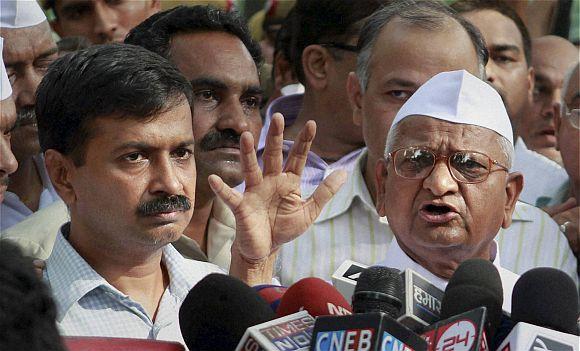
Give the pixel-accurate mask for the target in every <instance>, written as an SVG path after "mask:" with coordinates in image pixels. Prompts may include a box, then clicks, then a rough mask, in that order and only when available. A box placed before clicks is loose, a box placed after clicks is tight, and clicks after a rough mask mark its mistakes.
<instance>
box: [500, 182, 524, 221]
mask: <svg viewBox="0 0 580 351" xmlns="http://www.w3.org/2000/svg"><path fill="white" fill-rule="evenodd" d="M523 188H524V176H523V175H522V174H521V173H520V172H513V173H510V174H508V180H507V184H506V186H505V192H506V202H505V205H504V216H503V222H502V225H501V226H502V227H503V228H507V227H509V226H510V225H511V224H512V214H513V213H514V210H515V208H516V203H517V202H518V198H519V197H520V193H521V192H522V189H523Z"/></svg>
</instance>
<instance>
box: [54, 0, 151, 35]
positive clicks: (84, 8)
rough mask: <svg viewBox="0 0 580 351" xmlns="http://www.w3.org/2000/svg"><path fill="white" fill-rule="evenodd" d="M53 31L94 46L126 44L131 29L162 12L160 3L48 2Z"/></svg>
mask: <svg viewBox="0 0 580 351" xmlns="http://www.w3.org/2000/svg"><path fill="white" fill-rule="evenodd" d="M44 8H45V9H51V10H52V12H53V14H54V17H55V19H54V21H52V22H51V26H52V29H53V30H54V31H55V32H56V33H57V34H58V35H59V36H60V37H61V38H64V37H70V36H82V37H85V38H87V39H88V40H89V41H90V42H92V43H93V44H103V43H108V42H122V41H123V40H124V39H125V36H126V35H127V33H129V31H130V30H131V28H133V27H135V26H136V25H138V24H139V23H141V22H143V21H144V20H145V19H146V18H148V17H149V16H151V15H152V14H154V13H157V12H159V10H160V9H161V1H160V0H117V1H108V0H45V1H44Z"/></svg>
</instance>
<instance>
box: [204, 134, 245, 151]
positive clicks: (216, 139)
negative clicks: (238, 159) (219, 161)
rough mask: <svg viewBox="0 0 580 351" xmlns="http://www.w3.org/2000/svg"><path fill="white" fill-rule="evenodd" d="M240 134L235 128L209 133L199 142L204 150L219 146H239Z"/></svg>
mask: <svg viewBox="0 0 580 351" xmlns="http://www.w3.org/2000/svg"><path fill="white" fill-rule="evenodd" d="M239 145H240V135H239V134H238V133H236V132H235V131H234V130H233V129H225V130H222V131H216V132H210V133H207V134H206V135H205V136H204V137H203V138H202V139H201V141H200V142H199V148H200V149H201V150H202V151H211V150H213V149H217V148H219V147H231V146H234V147H239Z"/></svg>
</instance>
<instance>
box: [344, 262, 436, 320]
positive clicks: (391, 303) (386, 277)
mask: <svg viewBox="0 0 580 351" xmlns="http://www.w3.org/2000/svg"><path fill="white" fill-rule="evenodd" d="M442 298H443V291H441V290H440V289H439V288H437V287H436V286H434V285H433V284H431V283H430V282H429V281H428V280H427V279H425V278H423V277H422V276H420V275H419V274H418V273H417V272H414V271H413V270H411V269H406V270H405V271H404V272H400V271H399V270H397V269H394V268H388V267H381V266H373V267H370V268H367V269H366V270H365V271H363V272H362V273H361V274H360V276H359V278H358V282H357V285H356V288H355V292H354V294H353V300H352V303H353V310H354V312H355V313H361V312H383V313H386V314H387V315H389V316H390V317H391V318H394V319H396V320H397V322H399V323H401V324H402V325H404V326H406V327H408V328H410V329H412V330H414V331H420V330H422V328H423V327H424V326H427V325H430V324H433V323H435V322H437V321H439V319H440V317H439V314H440V312H441V300H442Z"/></svg>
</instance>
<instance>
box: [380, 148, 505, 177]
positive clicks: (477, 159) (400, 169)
mask: <svg viewBox="0 0 580 351" xmlns="http://www.w3.org/2000/svg"><path fill="white" fill-rule="evenodd" d="M389 158H390V159H392V160H393V167H394V168H395V172H396V173H397V175H399V176H400V177H403V178H406V179H425V178H427V177H428V176H429V175H430V174H431V172H432V171H433V168H435V164H436V163H437V162H438V161H439V160H440V159H447V169H449V172H450V173H451V176H452V177H453V179H455V180H456V181H458V182H460V183H468V184H475V183H481V182H484V181H486V180H487V178H488V177H489V175H490V174H491V173H492V172H495V171H506V172H509V169H508V168H507V167H505V166H502V165H501V164H500V163H499V162H498V161H496V160H492V159H491V158H489V156H487V155H485V154H482V153H480V152H477V151H467V150H462V151H457V152H455V153H453V154H451V155H449V156H445V155H438V154H436V153H434V152H433V151H432V150H431V149H429V148H426V147H421V146H411V147H405V148H401V149H398V150H395V151H393V152H390V153H389V154H388V157H387V161H388V160H389ZM493 165H497V166H498V167H500V168H498V169H492V167H493Z"/></svg>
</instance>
